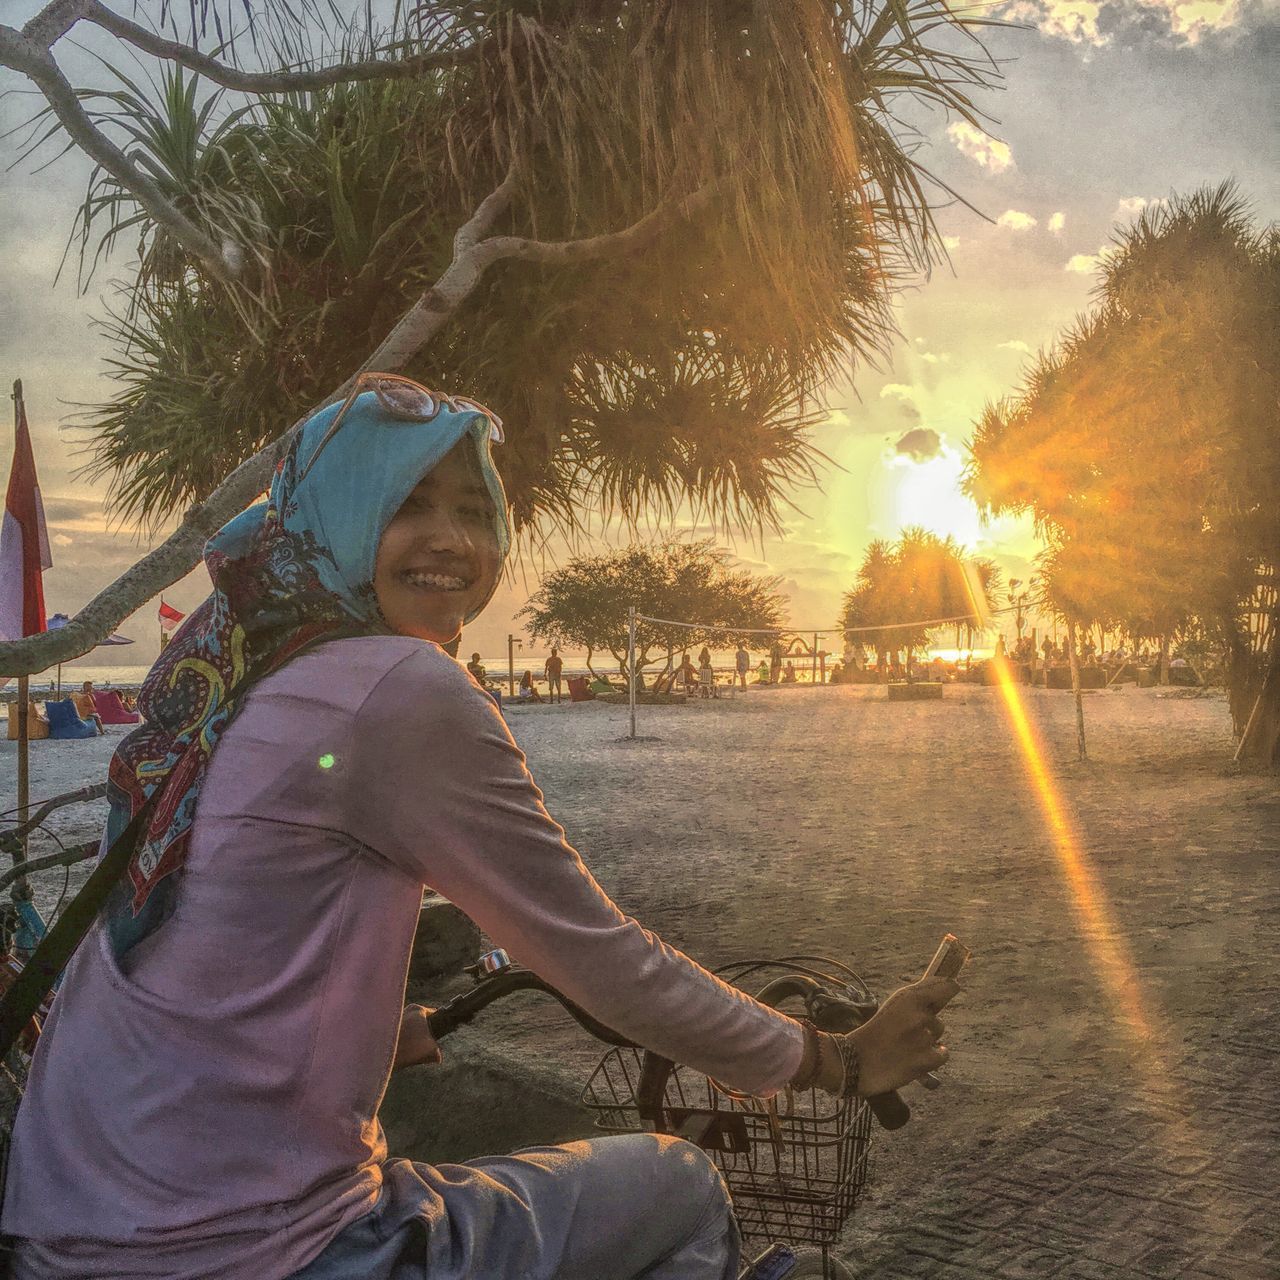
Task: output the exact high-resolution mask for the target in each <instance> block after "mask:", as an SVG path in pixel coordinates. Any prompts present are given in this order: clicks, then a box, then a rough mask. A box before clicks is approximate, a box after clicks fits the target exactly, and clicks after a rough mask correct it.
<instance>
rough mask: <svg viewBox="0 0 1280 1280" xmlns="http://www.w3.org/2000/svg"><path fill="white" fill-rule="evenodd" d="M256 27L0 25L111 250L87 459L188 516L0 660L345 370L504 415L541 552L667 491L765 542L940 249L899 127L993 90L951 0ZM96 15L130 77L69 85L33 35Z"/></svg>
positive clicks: (90, 240) (297, 13)
mask: <svg viewBox="0 0 1280 1280" xmlns="http://www.w3.org/2000/svg"><path fill="white" fill-rule="evenodd" d="M247 8H248V7H247V6H242V4H241V0H234V3H232V0H225V4H224V5H223V7H219V5H218V4H216V3H215V0H192V3H191V4H190V5H189V6H188V5H182V6H178V5H173V4H167V3H162V2H159V0H158V3H157V4H156V5H155V6H153V9H152V10H151V11H148V9H147V7H146V6H145V5H138V6H135V9H134V10H133V16H132V17H129V16H125V15H123V14H121V13H117V12H115V11H114V10H112V9H110V8H109V7H107V5H105V4H103V3H101V0H54V3H51V4H49V5H48V6H47V7H46V8H45V9H44V10H43V11H41V12H40V13H39V14H38V15H37V16H36V17H35V18H33V19H32V20H31V22H29V23H28V24H27V25H26V27H24V28H23V29H22V30H21V31H18V30H15V29H12V28H6V27H3V26H0V65H4V66H7V67H9V68H11V69H13V70H15V71H17V72H19V73H21V74H23V75H25V76H26V77H27V78H28V79H29V80H30V81H31V82H32V83H33V84H34V85H35V86H36V88H37V89H39V90H40V91H41V93H42V94H43V95H44V97H45V99H46V100H47V103H48V108H47V112H46V114H45V116H44V117H43V118H42V119H41V121H40V123H39V125H38V127H37V130H36V133H35V135H34V136H33V140H34V142H35V143H37V144H38V143H39V142H40V141H41V140H42V139H44V138H46V137H56V136H58V135H59V134H61V133H65V134H66V135H67V136H68V137H69V139H70V145H73V146H76V147H79V148H80V149H81V150H82V151H84V152H86V153H87V154H88V155H89V156H90V157H92V159H93V160H94V161H95V163H96V168H95V170H94V174H93V177H92V180H91V183H90V187H89V190H88V193H87V196H86V199H85V201H84V203H83V206H82V208H81V210H80V214H79V221H78V224H77V227H76V231H75V237H76V240H77V241H78V243H79V245H80V247H81V249H82V251H83V253H82V258H81V263H82V268H83V269H84V270H85V271H88V270H91V269H92V268H93V267H94V266H95V265H98V267H99V269H103V268H102V266H101V262H100V259H101V257H102V256H103V255H105V254H108V253H109V252H110V251H111V249H112V248H113V246H116V245H123V244H127V245H129V246H130V247H134V246H136V249H137V258H136V270H135V271H134V273H133V275H132V276H131V277H130V278H128V279H126V280H125V281H123V282H122V284H123V287H122V294H121V298H120V302H119V305H118V308H117V311H116V314H115V315H114V317H113V318H111V319H110V320H109V321H108V325H107V336H108V340H109V342H110V344H111V346H112V355H111V359H110V367H111V371H112V373H113V375H114V377H115V378H116V384H117V388H116V394H115V395H114V397H113V399H112V400H111V402H110V403H109V404H106V405H103V406H101V407H100V408H98V409H97V410H94V411H92V412H91V413H90V414H89V416H88V418H87V421H86V423H85V426H86V430H87V441H88V446H89V448H90V451H91V462H90V471H91V473H93V474H96V475H99V476H103V477H106V478H108V479H109V480H110V481H111V483H112V498H113V502H114V508H115V511H116V512H117V513H118V514H122V515H126V516H130V517H133V518H135V519H139V520H141V521H143V522H151V523H153V524H160V523H163V522H165V521H168V520H170V519H173V518H174V517H177V516H179V515H180V516H181V522H180V523H179V525H178V527H177V529H176V531H175V532H174V533H173V534H172V536H170V537H169V538H168V539H167V540H166V541H165V542H164V543H162V544H161V545H160V546H159V547H157V549H156V550H155V551H153V552H152V553H151V554H150V555H149V556H147V557H146V558H145V559H144V560H143V561H141V562H140V563H139V564H138V565H136V566H134V568H133V569H131V570H130V571H129V572H128V573H127V574H126V575H125V576H124V577H123V578H122V579H120V580H119V581H118V582H117V583H115V584H113V586H112V587H111V588H108V589H107V591H105V592H103V593H102V594H101V595H100V596H99V597H97V599H95V600H94V601H92V602H91V603H90V605H88V606H86V608H85V609H84V610H82V611H81V612H80V614H79V615H77V617H76V618H75V619H74V620H73V622H72V623H71V625H70V626H68V627H66V628H64V629H63V630H62V631H60V632H58V633H57V635H56V636H52V635H50V636H43V637H37V638H35V639H28V640H26V641H22V642H18V643H15V644H11V645H0V666H3V669H4V670H5V671H15V672H16V671H32V670H38V669H40V668H41V667H43V666H45V665H47V664H49V663H52V662H55V661H58V660H59V659H66V658H70V657H71V656H73V655H75V654H78V653H81V652H84V651H85V650H86V649H87V648H89V647H90V646H91V645H92V643H93V642H94V641H95V640H97V639H100V638H101V636H102V635H104V634H106V632H108V631H109V630H110V629H111V628H112V627H113V626H115V625H116V624H117V623H118V622H119V621H120V619H121V618H122V617H124V616H126V615H127V614H128V613H130V612H131V611H132V610H134V609H135V608H137V607H138V606H139V605H140V604H141V603H142V602H144V601H145V600H146V599H147V598H148V597H150V596H151V595H153V594H154V593H155V592H156V591H157V590H159V589H160V588H162V587H163V586H165V585H167V584H168V583H170V582H172V581H174V580H175V579H176V578H177V577H179V576H181V575H182V574H183V573H185V572H186V571H187V570H188V569H190V568H191V566H192V565H193V564H194V563H195V562H196V561H197V558H198V555H199V552H200V548H201V546H202V545H203V542H204V540H205V539H206V538H207V536H208V535H209V534H210V533H211V532H212V531H213V530H214V529H216V528H217V527H218V526H219V525H221V524H222V523H223V522H224V521H225V520H226V519H227V518H229V517H230V516H231V515H232V514H234V513H235V512H236V511H237V510H239V509H240V508H241V507H243V506H244V505H245V504H246V503H247V502H248V501H250V500H252V498H253V497H254V496H255V495H257V494H258V493H260V492H261V491H262V490H263V489H264V488H265V486H266V483H267V480H268V478H269V476H270V473H271V469H272V467H273V465H274V463H275V461H276V459H277V458H278V457H279V456H280V454H281V451H282V436H281V432H282V430H283V429H284V428H285V427H286V426H287V424H289V423H290V422H297V421H300V420H301V419H302V418H304V417H305V416H306V415H307V414H309V413H310V412H311V411H312V410H313V409H314V408H316V407H318V406H319V405H322V404H324V403H327V402H330V401H332V400H333V399H334V398H335V397H338V396H341V395H342V394H344V392H345V389H346V388H347V387H349V386H350V381H351V378H352V377H353V376H354V375H355V374H356V373H357V372H358V371H359V370H361V369H365V368H374V369H383V370H398V371H401V372H404V373H406V374H408V375H410V376H413V377H415V378H417V379H419V380H421V381H424V382H425V383H427V384H428V385H432V386H439V387H442V388H444V389H445V390H449V391H457V392H465V393H466V394H468V395H470V396H473V397H475V398H477V399H479V400H481V401H482V402H484V403H486V404H489V405H490V406H491V407H493V408H495V409H496V410H498V411H499V412H500V413H501V415H502V416H503V417H504V418H505V420H506V423H507V426H508V435H509V444H508V445H507V446H506V447H505V448H504V450H503V455H502V460H501V465H502V468H503V470H504V473H505V475H506V477H507V480H508V483H509V486H510V494H511V499H512V503H513V514H514V517H515V521H516V524H517V526H518V527H519V528H520V529H521V530H522V531H524V532H526V533H527V534H528V535H529V536H531V537H541V536H545V535H546V534H547V533H548V532H550V531H551V530H553V529H555V528H557V527H560V528H566V529H569V530H573V529H574V528H576V527H577V526H578V522H579V520H580V517H581V515H582V513H583V512H586V511H600V510H602V511H604V512H605V513H606V514H608V515H611V516H614V515H619V516H621V517H623V518H628V517H631V518H634V517H636V516H637V515H639V514H640V513H641V512H647V513H649V514H653V513H654V512H659V513H666V512H670V511H671V510H673V509H675V508H676V507H678V506H682V505H687V506H688V507H692V508H693V509H695V510H698V511H700V513H701V514H702V515H705V516H709V517H710V518H712V519H714V520H716V521H717V522H720V523H722V524H728V525H732V526H735V527H739V528H742V527H750V528H754V529H758V528H759V527H760V526H761V525H767V524H769V523H770V522H771V521H773V519H774V514H775V511H776V510H777V506H778V504H779V502H780V501H781V500H783V497H784V495H785V493H786V492H787V490H788V488H789V487H790V486H792V485H793V484H795V483H796V482H800V481H805V480H808V479H810V478H812V476H813V469H814V466H815V463H816V461H817V459H816V455H815V454H814V452H813V450H812V447H811V444H810V441H809V430H810V427H811V426H812V425H813V423H814V422H815V420H816V419H817V417H818V416H819V411H820V405H819V400H818V396H819V393H820V391H821V388H822V386H823V384H824V382H825V381H826V380H827V379H828V378H829V376H830V375H831V374H832V373H833V372H834V371H836V370H837V369H839V370H847V369H848V368H849V367H850V366H852V365H856V364H857V363H858V362H859V361H860V360H861V359H863V358H864V357H866V356H867V355H869V354H871V353H873V352H876V351H882V350H883V349H884V348H885V346H886V344H887V343H888V342H889V340H890V337H891V334H892V324H893V322H892V312H891V304H892V300H893V297H894V294H895V290H896V289H897V287H898V286H899V285H900V284H902V283H903V282H904V281H905V280H907V279H909V278H911V277H914V276H918V275H919V273H920V272H922V271H924V270H927V268H928V266H929V264H930V262H931V260H933V259H934V258H935V256H936V255H937V253H938V252H939V245H940V241H939V238H938V237H937V235H936V233H935V228H934V223H933V216H932V210H931V204H930V200H931V198H932V196H933V192H934V190H935V189H933V188H931V187H930V186H929V182H930V179H929V178H928V176H927V174H926V171H925V170H924V168H923V167H922V166H921V165H920V163H919V161H918V159H917V158H916V157H915V147H916V141H917V140H916V139H915V137H914V136H913V134H912V133H911V131H910V129H909V127H908V126H907V125H905V124H902V123H900V120H901V118H902V117H903V114H904V112H906V113H908V114H909V112H910V111H914V110H917V109H918V108H920V107H934V108H939V109H941V110H942V111H943V112H944V113H947V114H956V115H959V116H961V117H963V118H965V119H969V120H974V119H976V118H977V117H976V114H975V106H974V104H973V101H972V100H971V96H970V95H971V94H973V93H974V92H975V91H976V90H978V89H980V88H982V87H984V86H986V85H988V84H990V83H992V82H994V81H995V80H996V79H997V78H998V72H997V71H996V69H995V67H994V64H993V63H992V62H991V61H990V60H989V59H988V58H987V57H986V55H985V53H984V52H983V50H982V47H981V45H980V44H978V43H977V39H976V37H977V35H978V34H980V28H981V27H982V26H983V25H984V23H985V19H983V18H981V17H980V16H975V15H974V14H972V13H965V12H953V11H952V10H951V8H949V7H948V6H947V4H946V3H945V0H789V2H788V3H786V4H761V3H749V2H748V0H649V2H648V3H635V2H634V0H467V2H466V3H462V2H461V0H451V2H441V3H427V2H426V0H423V2H421V3H418V4H417V5H414V6H410V7H408V8H405V7H403V6H401V5H399V4H398V5H397V6H396V8H395V11H394V14H393V16H392V19H391V22H390V26H389V27H386V28H383V27H378V26H377V25H376V24H375V23H374V22H373V21H372V20H371V18H369V17H368V16H367V14H366V13H365V11H364V10H363V9H362V10H361V13H362V15H363V16H361V17H359V18H358V19H357V20H355V21H352V22H350V23H348V24H347V25H345V26H343V27H341V28H340V29H338V30H337V32H336V34H335V33H334V29H333V24H332V12H334V11H333V10H332V9H331V7H330V6H327V5H324V6H322V5H320V4H319V0H297V3H296V4H286V3H284V0H278V3H276V4H274V5H271V6H269V7H268V9H267V17H266V18H265V19H262V20H260V21H259V22H258V23H257V24H256V25H255V26H254V27H253V29H252V36H253V38H252V39H250V38H249V37H248V36H246V35H245V34H244V33H243V32H241V33H240V34H239V38H238V40H234V39H233V38H232V36H233V31H232V26H231V24H232V23H233V22H237V21H243V17H244V13H245V12H246V11H247ZM149 13H150V16H152V17H154V18H156V19H158V24H157V25H156V26H154V27H153V26H150V25H147V17H148V14H149ZM179 13H181V14H182V15H184V18H183V21H186V18H185V15H187V14H190V23H191V28H190V29H189V30H188V29H184V30H183V31H182V32H178V31H176V30H173V29H171V28H174V27H175V24H176V23H177V22H178V17H177V15H178V14H179ZM135 19H137V20H135ZM326 21H327V22H328V34H326V33H325V30H326V29H325V25H324V24H325V22H326ZM87 30H89V31H92V32H93V34H94V36H95V38H96V40H97V42H98V44H99V45H101V44H102V42H103V41H104V40H113V41H115V42H116V45H117V46H118V47H117V52H118V53H119V55H120V56H119V57H118V58H112V57H111V55H110V52H109V51H108V52H107V54H106V57H105V63H106V65H107V66H111V65H114V64H118V63H121V62H122V61H123V59H124V57H125V55H126V54H128V55H129V56H130V57H143V58H150V59H153V60H154V61H153V62H152V63H151V75H152V78H153V79H154V81H155V88H154V89H152V88H150V87H148V85H147V83H145V82H144V80H143V79H142V78H140V77H138V76H131V77H130V78H128V79H126V78H125V77H124V76H117V77H116V78H115V80H114V81H113V82H112V83H110V84H109V85H108V86H107V87H106V88H95V87H80V88H77V87H74V86H72V85H71V84H70V83H69V82H68V81H67V79H66V78H65V76H64V74H63V72H62V70H61V67H60V66H59V63H58V61H57V58H56V56H55V54H56V52H57V45H58V42H59V41H61V40H64V39H66V38H68V37H69V36H72V35H73V34H74V35H76V36H80V35H83V34H85V32H86V31H87ZM202 46H203V47H202ZM196 77H199V79H198V80H197V79H196ZM45 124H47V125H48V129H45V128H44V127H43V126H44V125H45ZM948 198H950V197H949V196H948Z"/></svg>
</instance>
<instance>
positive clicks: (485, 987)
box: [427, 961, 911, 1132]
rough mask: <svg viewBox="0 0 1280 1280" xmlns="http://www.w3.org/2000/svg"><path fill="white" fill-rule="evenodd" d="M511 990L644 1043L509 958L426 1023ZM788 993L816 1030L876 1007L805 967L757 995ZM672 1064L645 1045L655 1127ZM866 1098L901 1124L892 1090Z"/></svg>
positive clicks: (439, 1032)
mask: <svg viewBox="0 0 1280 1280" xmlns="http://www.w3.org/2000/svg"><path fill="white" fill-rule="evenodd" d="M864 990H865V988H864ZM514 991H541V992H544V993H545V994H546V995H549V996H552V997H553V998H554V999H556V1000H557V1001H559V1003H560V1004H561V1005H562V1006H563V1007H564V1009H565V1011H566V1012H567V1013H568V1014H569V1015H570V1016H571V1017H572V1018H573V1019H574V1021H575V1022H577V1023H578V1025H579V1026H580V1027H582V1028H583V1030H585V1031H586V1032H588V1033H589V1034H590V1035H593V1036H594V1037H595V1038H596V1039H597V1040H601V1041H603V1042H604V1043H605V1044H610V1045H616V1046H618V1047H620V1048H625V1049H639V1048H642V1046H641V1045H638V1044H636V1042H635V1041H634V1040H628V1039H627V1037H626V1036H623V1035H620V1034H619V1033H618V1032H616V1031H614V1030H613V1029H612V1028H611V1027H607V1026H605V1024H604V1023H603V1022H600V1021H598V1020H597V1019H596V1018H593V1017H592V1016H591V1015H590V1014H589V1013H588V1012H587V1011H586V1010H585V1009H583V1008H582V1007H581V1006H580V1005H577V1004H574V1002H573V1001H572V1000H570V999H569V998H568V996H566V995H564V994H562V993H561V992H559V991H557V990H556V989H555V987H553V986H552V985H551V984H550V983H549V982H546V981H544V980H543V979H542V978H540V977H539V976H538V975H537V974H536V973H534V972H533V971H532V970H531V969H522V968H520V967H519V966H518V965H512V964H510V962H509V961H507V962H505V963H504V964H503V966H502V967H501V968H499V969H498V970H497V971H496V972H493V973H490V974H488V975H487V976H480V977H479V980H478V982H477V984H476V986H474V987H472V989H471V990H470V991H464V992H463V993H462V994H461V995H457V996H454V998H453V999H452V1000H450V1001H449V1002H448V1003H447V1004H444V1005H441V1006H440V1008H438V1009H436V1010H434V1011H433V1012H432V1013H430V1014H428V1015H427V1027H428V1029H429V1030H430V1032H431V1035H432V1036H433V1038H434V1039H436V1040H442V1039H443V1038H444V1037H445V1036H447V1035H449V1034H450V1033H451V1032H453V1031H456V1030H457V1029H458V1028H459V1027H461V1026H465V1025H466V1024H467V1023H469V1022H470V1021H471V1020H472V1019H473V1018H475V1016H476V1015H477V1014H478V1013H480V1011H481V1010H483V1009H485V1008H487V1007H488V1006H489V1005H491V1004H492V1003H493V1002H494V1001H495V1000H500V999H502V998H503V997H504V996H508V995H510V994H511V993H512V992H514ZM791 996H798V997H800V998H801V999H803V1000H804V1002H805V1006H806V1008H807V1010H808V1013H809V1016H810V1018H811V1019H812V1021H813V1023H814V1025H815V1026H817V1027H818V1028H819V1029H820V1030H823V1031H828V1032H832V1033H836V1034H838V1033H840V1032H845V1031H852V1030H853V1029H854V1028H855V1027H857V1026H861V1025H862V1023H863V1022H865V1021H866V1020H867V1019H868V1018H870V1017H871V1015H872V1014H874V1013H875V1011H876V1008H877V1007H878V1005H877V1002H876V1001H875V999H874V997H871V996H870V993H867V997H868V998H866V999H856V1000H855V999H850V998H847V997H842V996H839V995H836V994H834V993H833V992H831V991H829V990H828V989H827V988H826V987H824V986H823V984H822V983H821V982H819V981H818V980H817V979H816V978H814V977H811V976H810V975H809V974H805V973H787V974H785V975H783V976H781V977H778V978H774V979H773V980H772V981H770V982H768V983H766V984H765V985H764V986H763V987H762V988H761V989H760V991H759V993H758V994H757V995H756V997H755V998H756V999H757V1000H759V1001H760V1002H761V1003H762V1004H768V1005H771V1006H776V1005H777V1004H778V1003H779V1002H781V1001H782V1000H785V999H787V998H788V997H791ZM674 1065H675V1064H674V1063H673V1062H671V1060H670V1059H668V1058H663V1057H661V1056H660V1055H659V1054H655V1053H653V1052H652V1051H650V1050H645V1053H644V1060H643V1063H642V1066H641V1074H640V1082H639V1087H638V1090H637V1103H638V1105H639V1109H640V1113H641V1115H643V1116H645V1118H646V1119H648V1120H650V1121H651V1122H652V1123H653V1124H654V1126H655V1128H656V1129H657V1130H658V1132H662V1125H663V1117H662V1099H663V1093H664V1090H665V1088H666V1082H667V1077H668V1076H669V1075H670V1073H671V1070H672V1069H673V1067H674ZM866 1103H867V1106H868V1107H870V1109H871V1112H872V1114H873V1115H874V1116H875V1118H876V1120H877V1121H878V1122H879V1123H880V1125H881V1127H882V1128H884V1129H900V1128H901V1127H902V1126H903V1125H904V1124H906V1123H907V1121H908V1120H909V1119H910V1118H911V1109H910V1108H909V1107H908V1106H907V1104H906V1103H905V1102H904V1101H903V1100H902V1098H901V1096H900V1095H899V1094H898V1093H897V1091H896V1090H895V1091H893V1092H891V1093H882V1094H877V1095H876V1096H875V1097H870V1098H867V1099H866Z"/></svg>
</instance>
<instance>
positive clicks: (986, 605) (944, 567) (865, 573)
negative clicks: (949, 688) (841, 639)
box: [840, 528, 1000, 671]
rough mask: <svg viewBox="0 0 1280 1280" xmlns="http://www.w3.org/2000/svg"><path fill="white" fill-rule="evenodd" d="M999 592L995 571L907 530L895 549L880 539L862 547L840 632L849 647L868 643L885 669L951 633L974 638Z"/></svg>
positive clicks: (949, 544) (943, 541)
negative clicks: (890, 660)
mask: <svg viewBox="0 0 1280 1280" xmlns="http://www.w3.org/2000/svg"><path fill="white" fill-rule="evenodd" d="M999 586H1000V570H999V568H998V567H997V566H996V565H995V563H994V562H993V561H991V560H989V559H986V558H985V557H971V556H968V555H966V554H965V552H964V550H963V548H961V547H960V546H958V545H957V543H956V542H955V540H954V539H953V538H950V537H947V538H940V537H938V535H937V534H934V533H930V532H929V531H928V530H927V529H920V528H908V529H904V530H903V531H902V536H901V538H900V539H899V540H898V541H897V542H896V543H890V542H887V541H885V540H884V539H877V540H876V541H875V542H873V543H871V545H870V546H869V547H868V548H867V550H866V552H865V553H864V555H863V558H862V564H861V565H860V566H859V568H858V575H857V578H856V580H855V582H854V585H853V587H852V589H851V590H850V591H849V592H848V593H847V594H846V595H845V597H844V607H843V611H842V613H841V616H840V626H841V628H842V629H843V630H844V633H845V638H846V640H848V641H850V642H852V643H857V644H869V645H871V646H872V647H873V648H874V649H875V651H876V659H877V663H878V665H879V667H880V669H881V671H883V670H884V666H885V658H886V657H887V656H888V655H890V654H896V653H898V652H899V651H900V650H905V651H906V655H907V666H908V668H910V665H911V658H912V654H913V652H914V650H916V649H919V648H922V647H924V646H925V645H926V644H928V643H929V640H930V638H931V636H932V635H933V634H934V633H935V632H937V631H939V630H942V629H945V628H946V627H948V626H954V627H956V628H957V629H958V628H960V627H964V628H966V630H967V631H968V632H969V633H970V635H971V634H972V632H973V631H974V630H975V629H977V628H979V627H981V626H983V625H984V620H985V618H986V616H987V614H988V613H989V612H990V610H991V609H992V607H993V601H994V596H995V592H996V591H997V590H998V589H999Z"/></svg>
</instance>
